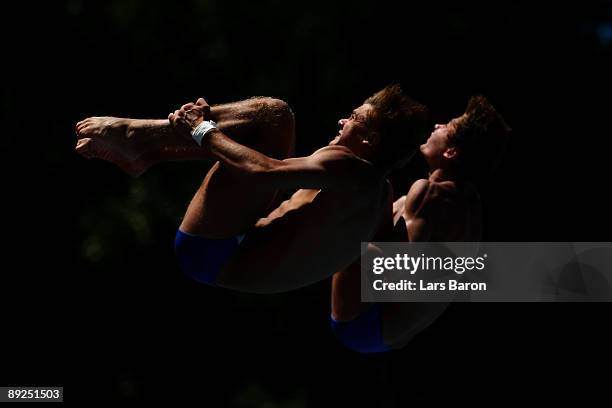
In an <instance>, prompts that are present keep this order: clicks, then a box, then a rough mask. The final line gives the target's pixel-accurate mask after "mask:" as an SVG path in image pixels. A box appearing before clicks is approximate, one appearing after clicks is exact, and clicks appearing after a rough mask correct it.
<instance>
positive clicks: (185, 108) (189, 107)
mask: <svg viewBox="0 0 612 408" xmlns="http://www.w3.org/2000/svg"><path fill="white" fill-rule="evenodd" d="M194 106H195V104H193V103H191V102H189V103H186V104H184V105H183V106H181V110H182V111H184V112H186V111H188V110H191V109H193V107H194Z"/></svg>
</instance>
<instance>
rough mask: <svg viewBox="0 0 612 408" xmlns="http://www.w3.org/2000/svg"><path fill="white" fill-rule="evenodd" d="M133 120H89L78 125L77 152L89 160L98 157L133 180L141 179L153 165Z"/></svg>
mask: <svg viewBox="0 0 612 408" xmlns="http://www.w3.org/2000/svg"><path fill="white" fill-rule="evenodd" d="M130 121H131V120H130V119H122V118H113V117H92V118H87V119H85V120H83V121H81V122H79V123H77V125H76V133H77V137H78V141H77V145H76V148H75V150H76V151H77V152H78V153H79V154H80V155H82V156H83V157H86V158H88V159H90V158H98V159H102V160H106V161H109V162H111V163H113V164H115V165H117V166H119V167H120V168H121V169H122V170H123V171H125V172H126V173H128V174H129V175H130V176H132V177H138V176H140V175H141V174H142V173H144V172H145V171H147V169H148V168H149V167H151V165H152V164H153V163H152V161H151V160H150V159H148V158H147V157H148V156H149V150H150V149H149V147H148V146H147V143H143V141H142V140H139V138H138V137H137V133H136V132H133V131H130Z"/></svg>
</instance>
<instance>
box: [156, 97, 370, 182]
mask: <svg viewBox="0 0 612 408" xmlns="http://www.w3.org/2000/svg"><path fill="white" fill-rule="evenodd" d="M209 116H210V107H209V106H208V104H207V103H206V101H204V100H203V99H201V98H200V99H199V100H198V102H197V103H196V104H193V103H190V104H186V105H183V107H182V108H181V109H180V110H177V111H175V112H174V113H173V114H170V115H169V116H168V119H169V120H170V122H171V123H172V124H173V126H174V127H175V129H176V131H177V132H179V133H180V134H182V135H183V136H184V137H186V138H188V139H190V140H191V131H192V130H193V129H195V128H196V127H197V126H198V125H199V124H200V123H202V121H203V120H206V119H208V118H209ZM201 145H202V148H203V150H205V151H206V152H208V153H209V154H210V155H211V156H212V157H213V158H215V159H216V160H219V161H220V162H221V163H222V165H224V166H225V167H227V169H228V170H229V171H232V172H234V173H237V174H239V175H240V176H242V177H247V178H250V179H251V180H252V182H253V183H257V184H258V186H261V188H264V189H266V188H267V189H272V190H276V189H279V188H332V189H333V188H347V187H348V188H350V187H351V186H354V185H355V182H354V181H355V180H359V182H360V184H361V185H363V183H364V182H367V175H368V174H372V172H371V171H368V170H369V169H368V167H371V165H369V163H368V162H366V161H364V160H361V159H359V158H357V157H356V156H355V155H353V154H352V152H351V151H350V150H349V149H348V148H346V147H343V146H328V147H325V148H323V149H320V150H318V151H317V152H315V153H314V154H312V155H310V156H308V157H298V158H292V159H286V160H276V159H273V158H270V157H268V156H266V155H264V154H262V153H260V152H258V151H256V150H253V149H250V148H248V147H246V146H243V145H241V144H240V143H237V142H235V141H234V140H232V139H231V138H229V137H228V136H226V135H225V134H224V133H223V132H221V131H220V130H218V129H214V130H211V131H209V132H207V133H206V134H205V135H204V137H203V138H202V141H201ZM360 174H361V175H363V176H365V177H366V179H365V180H364V178H363V177H361V176H360Z"/></svg>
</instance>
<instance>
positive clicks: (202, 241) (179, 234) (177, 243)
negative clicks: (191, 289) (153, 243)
mask: <svg viewBox="0 0 612 408" xmlns="http://www.w3.org/2000/svg"><path fill="white" fill-rule="evenodd" d="M243 239H244V235H238V236H235V237H231V238H225V239H210V238H204V237H199V236H197V235H192V234H188V233H186V232H183V231H181V230H180V229H179V230H177V231H176V237H175V239H174V252H175V253H176V258H177V259H178V263H179V266H180V267H181V269H182V270H183V272H185V273H186V274H187V275H189V276H190V277H192V278H193V279H195V280H197V281H198V282H201V283H205V284H207V285H211V286H216V283H217V276H218V275H219V272H221V268H223V266H224V265H225V264H226V263H227V261H228V260H229V259H230V258H231V256H232V255H233V254H234V252H236V250H237V249H238V247H239V246H240V242H242V240H243Z"/></svg>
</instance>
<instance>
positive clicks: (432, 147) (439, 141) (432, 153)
mask: <svg viewBox="0 0 612 408" xmlns="http://www.w3.org/2000/svg"><path fill="white" fill-rule="evenodd" d="M458 120H459V118H455V119H453V120H451V121H450V122H448V123H446V124H439V125H435V126H434V131H433V132H431V135H430V136H429V138H428V139H427V141H426V142H425V143H424V144H422V145H421V152H422V153H423V156H424V157H425V160H427V162H428V163H429V165H430V166H431V167H439V166H440V164H441V163H442V162H443V161H444V160H445V159H447V157H445V153H447V154H448V149H449V148H450V147H451V146H452V143H451V141H452V138H453V136H454V134H455V132H456V131H457V122H458Z"/></svg>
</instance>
